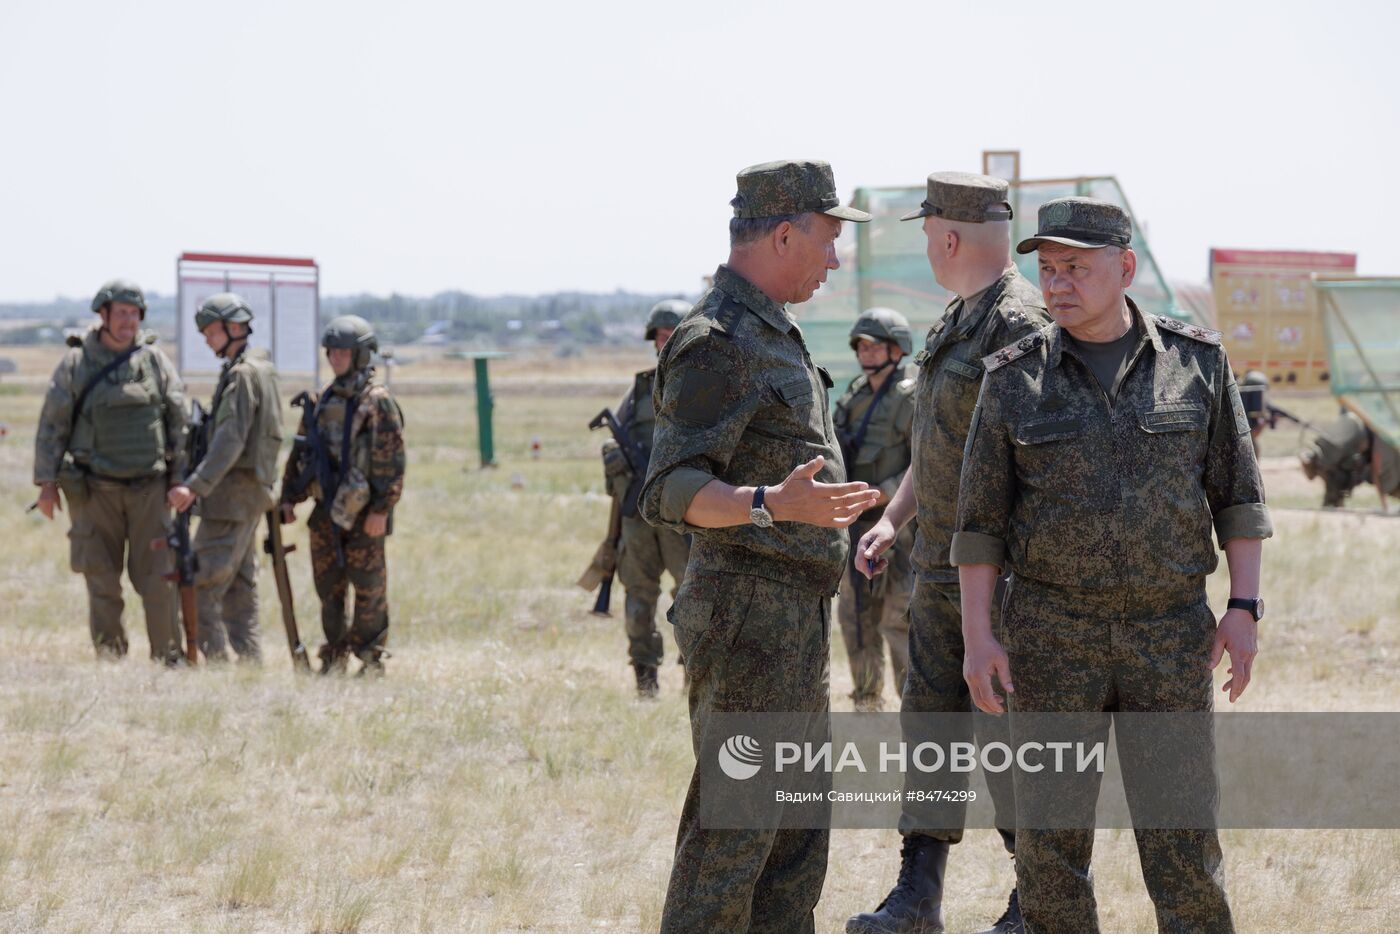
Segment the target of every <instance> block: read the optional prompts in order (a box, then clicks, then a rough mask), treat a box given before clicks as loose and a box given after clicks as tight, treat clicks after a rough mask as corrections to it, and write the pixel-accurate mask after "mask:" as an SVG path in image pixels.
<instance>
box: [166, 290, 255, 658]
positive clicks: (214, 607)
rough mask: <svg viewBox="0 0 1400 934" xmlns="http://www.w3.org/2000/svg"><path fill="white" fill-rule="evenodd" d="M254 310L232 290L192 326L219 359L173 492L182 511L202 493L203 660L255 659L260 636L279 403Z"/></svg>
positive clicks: (198, 582) (198, 548)
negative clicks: (264, 533) (192, 448)
mask: <svg viewBox="0 0 1400 934" xmlns="http://www.w3.org/2000/svg"><path fill="white" fill-rule="evenodd" d="M252 321H253V310H252V309H251V308H249V307H248V303H247V302H245V301H244V300H243V299H242V298H240V297H239V296H237V295H235V294H234V293H232V292H221V293H220V294H218V295H212V296H210V297H209V298H207V299H205V301H204V303H203V304H202V305H200V306H199V310H198V311H196V312H195V316H194V324H195V327H196V328H198V329H199V331H200V333H201V334H203V335H204V340H205V342H206V343H207V344H208V345H209V349H210V350H212V351H213V352H214V354H215V355H216V356H218V357H221V358H222V359H223V361H224V367H223V370H222V371H221V372H220V373H219V382H218V385H217V386H216V387H215V389H214V401H213V402H212V403H210V406H209V420H208V422H207V423H206V424H205V425H203V426H202V427H201V428H200V429H198V430H200V431H201V432H202V433H203V435H204V437H203V438H202V439H200V443H199V445H198V449H199V450H200V451H201V452H202V455H201V456H200V460H199V463H197V464H195V465H194V467H193V469H192V470H191V472H190V475H189V476H188V477H187V478H186V479H185V482H184V483H182V484H180V485H178V486H175V487H173V488H172V489H171V490H170V495H169V501H170V505H171V507H173V508H175V509H178V510H180V511H181V512H183V511H185V510H186V509H189V508H190V506H191V505H193V504H194V501H195V498H196V497H198V498H199V529H198V531H197V532H196V533H195V539H194V550H195V554H196V556H197V557H198V571H197V572H196V577H195V588H196V593H197V595H198V600H199V649H200V651H201V652H203V653H204V657H205V658H206V659H208V660H210V661H227V660H228V649H229V647H230V646H231V647H232V648H233V651H234V652H236V653H237V654H238V660H239V661H252V662H256V661H261V660H262V649H261V647H260V645H259V639H258V576H257V575H258V552H257V547H256V545H257V530H258V522H259V520H261V519H262V517H263V516H264V515H266V514H267V511H268V510H269V509H271V508H272V507H273V505H274V503H276V500H275V499H274V498H273V485H274V484H275V483H276V482H277V453H278V450H279V449H280V448H281V445H282V424H281V417H282V411H281V410H282V406H281V402H280V401H279V397H278V394H277V371H276V370H275V369H274V368H273V366H272V361H271V360H269V359H268V358H267V354H266V353H265V352H262V351H256V350H251V349H249V347H248V338H249V337H250V336H251V335H252V333H253V326H252Z"/></svg>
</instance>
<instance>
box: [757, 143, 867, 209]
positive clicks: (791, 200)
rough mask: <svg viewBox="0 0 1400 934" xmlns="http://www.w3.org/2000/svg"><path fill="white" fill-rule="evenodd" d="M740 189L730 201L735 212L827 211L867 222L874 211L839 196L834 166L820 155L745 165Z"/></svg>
mask: <svg viewBox="0 0 1400 934" xmlns="http://www.w3.org/2000/svg"><path fill="white" fill-rule="evenodd" d="M737 180H738V183H739V192H738V194H736V195H735V196H734V199H733V200H732V201H730V202H729V203H730V204H732V205H733V206H734V216H735V217H742V218H746V219H747V218H755V217H781V216H782V215H784V214H807V213H817V214H827V215H829V216H831V217H835V218H838V219H840V220H843V221H855V222H856V223H863V222H865V221H868V220H870V215H869V214H867V213H865V212H864V211H857V210H856V209H855V208H850V207H844V206H843V205H842V204H841V199H840V198H838V197H837V196H836V177H835V176H834V175H833V174H832V172H831V166H830V165H828V164H827V163H825V162H822V161H821V160H819V159H783V160H781V161H778V162H763V163H760V164H758V165H751V166H749V167H748V168H747V169H743V170H741V171H740V172H739V175H738V179H737Z"/></svg>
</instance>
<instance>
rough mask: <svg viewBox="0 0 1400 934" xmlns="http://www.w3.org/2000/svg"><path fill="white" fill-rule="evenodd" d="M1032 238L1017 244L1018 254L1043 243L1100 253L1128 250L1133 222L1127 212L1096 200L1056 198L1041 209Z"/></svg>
mask: <svg viewBox="0 0 1400 934" xmlns="http://www.w3.org/2000/svg"><path fill="white" fill-rule="evenodd" d="M1036 221H1037V223H1036V226H1037V230H1036V232H1035V236H1034V237H1027V238H1026V239H1024V240H1022V241H1021V242H1020V243H1018V244H1016V252H1017V253H1030V252H1031V251H1032V250H1038V249H1040V245H1041V244H1042V243H1046V242H1049V243H1062V244H1064V245H1065V246H1077V247H1084V248H1085V249H1090V250H1099V249H1102V248H1104V247H1106V246H1121V247H1127V246H1129V245H1130V244H1131V243H1132V242H1133V222H1132V221H1131V220H1129V219H1128V212H1127V211H1125V210H1123V209H1122V208H1120V207H1119V206H1118V205H1116V204H1113V203H1112V202H1109V201H1100V200H1099V199H1098V198H1056V199H1055V200H1054V201H1047V202H1045V203H1044V204H1042V205H1041V206H1040V214H1039V215H1038V216H1037V218H1036Z"/></svg>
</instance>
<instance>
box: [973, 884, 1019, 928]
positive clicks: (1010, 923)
mask: <svg viewBox="0 0 1400 934" xmlns="http://www.w3.org/2000/svg"><path fill="white" fill-rule="evenodd" d="M978 934H1026V922H1025V921H1022V920H1021V899H1020V898H1018V897H1017V895H1016V890H1015V889H1012V890H1011V898H1010V899H1008V900H1007V902H1006V910H1005V911H1003V912H1002V913H1001V917H1000V918H997V923H996V924H994V925H992V926H991V927H990V928H988V929H987V930H985V931H979V932H978Z"/></svg>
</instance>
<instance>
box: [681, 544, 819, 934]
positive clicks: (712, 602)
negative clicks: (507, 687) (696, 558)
mask: <svg viewBox="0 0 1400 934" xmlns="http://www.w3.org/2000/svg"><path fill="white" fill-rule="evenodd" d="M671 622H672V623H673V624H674V625H675V629H676V642H677V644H678V645H679V646H680V649H681V652H682V653H683V654H684V656H685V660H686V668H687V670H688V671H689V673H690V734H691V742H692V744H693V746H694V748H695V750H696V754H697V755H699V751H700V750H701V748H702V747H704V745H705V742H706V739H707V736H708V733H709V731H710V730H711V729H717V728H718V726H717V725H716V724H715V723H714V721H713V715H714V714H723V713H739V712H762V711H793V712H799V713H807V712H818V713H820V712H824V711H827V710H829V709H830V702H831V691H830V685H829V682H828V664H829V659H828V652H829V650H830V630H831V601H830V599H828V598H827V597H824V596H822V595H821V594H817V593H813V592H811V591H806V590H800V589H798V588H795V587H791V586H788V585H786V584H781V583H778V582H777V581H771V580H767V579H765V578H761V577H751V576H749V575H739V574H717V573H714V572H711V571H705V570H703V569H696V568H691V569H690V572H689V573H688V574H687V576H686V579H685V582H684V583H683V584H682V585H681V588H680V592H679V593H678V594H677V596H676V602H675V604H674V605H673V606H672V608H671ZM701 781H702V775H701V769H700V767H699V765H698V764H697V766H696V768H695V771H694V772H692V773H691V777H690V787H689V788H688V790H687V791H686V798H685V805H684V807H683V809H682V810H681V820H680V829H679V831H678V832H677V835H676V854H675V860H674V862H673V863H672V866H671V879H670V883H669V884H668V886H667V889H666V907H665V910H664V912H663V914H662V918H661V930H662V931H663V932H669V934H692V932H695V931H775V932H784V934H786V932H801V931H812V930H813V929H814V925H815V921H814V918H813V910H814V909H815V907H816V904H817V900H818V899H819V898H820V897H821V891H822V883H823V881H824V880H825V878H826V856H827V844H828V840H829V837H830V832H829V831H827V830H794V829H768V830H714V829H707V828H705V827H703V826H701V823H700V820H699V810H700V800H701V787H700V786H701Z"/></svg>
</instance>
